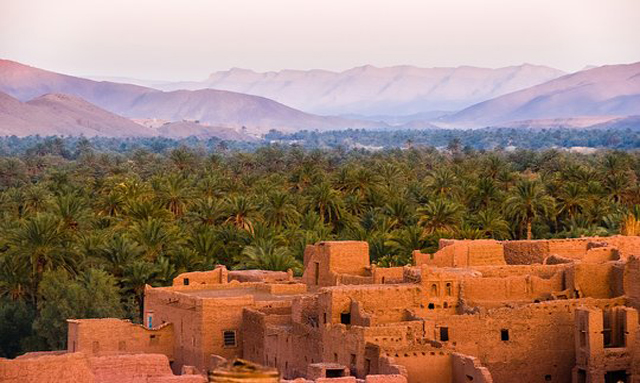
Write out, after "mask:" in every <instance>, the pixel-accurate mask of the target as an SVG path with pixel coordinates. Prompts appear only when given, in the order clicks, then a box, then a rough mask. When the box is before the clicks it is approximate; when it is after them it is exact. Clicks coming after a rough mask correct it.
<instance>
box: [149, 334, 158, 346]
mask: <svg viewBox="0 0 640 383" xmlns="http://www.w3.org/2000/svg"><path fill="white" fill-rule="evenodd" d="M158 340H159V339H158V337H157V336H156V335H149V344H150V345H153V344H158Z"/></svg>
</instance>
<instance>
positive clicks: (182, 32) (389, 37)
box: [0, 0, 640, 80]
mask: <svg viewBox="0 0 640 383" xmlns="http://www.w3.org/2000/svg"><path fill="white" fill-rule="evenodd" d="M0 57H2V58H7V59H11V60H16V61H20V62H23V63H27V64H30V65H33V66H37V67H41V68H45V69H49V70H54V71H59V72H63V73H69V74H77V75H104V76H123V77H136V78H142V79H162V80H181V79H184V80H198V79H203V78H205V77H206V76H207V75H208V74H209V73H210V72H212V71H215V70H225V69H229V68H231V67H242V68H250V69H254V70H259V71H264V70H278V69H283V68H294V69H309V68H322V69H331V70H343V69H347V68H350V67H354V66H359V65H363V64H373V65H376V66H390V65H399V64H409V65H416V66H422V67H433V66H459V65H474V66H485V67H501V66H507V65H516V64H521V63H524V62H527V63H533V64H543V65H549V66H553V67H557V68H560V69H563V70H566V71H574V70H579V69H581V68H582V67H584V66H585V65H602V64H614V63H628V62H636V61H640V0H438V1H435V0H434V1H430V0H415V1H410V0H388V1H387V0H323V1H311V0H179V1H174V0H100V1H98V0H0Z"/></svg>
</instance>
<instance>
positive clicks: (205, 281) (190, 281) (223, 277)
mask: <svg viewBox="0 0 640 383" xmlns="http://www.w3.org/2000/svg"><path fill="white" fill-rule="evenodd" d="M228 273H229V272H228V271H227V268H226V267H224V266H218V267H216V268H215V269H214V270H210V271H192V272H189V273H182V274H180V275H178V276H177V277H175V278H173V286H185V285H188V286H191V285H215V284H221V283H227V281H228V279H229V278H228Z"/></svg>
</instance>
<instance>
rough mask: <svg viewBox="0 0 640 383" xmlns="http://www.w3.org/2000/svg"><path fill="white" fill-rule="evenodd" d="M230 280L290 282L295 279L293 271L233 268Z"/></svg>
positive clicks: (230, 272)
mask: <svg viewBox="0 0 640 383" xmlns="http://www.w3.org/2000/svg"><path fill="white" fill-rule="evenodd" d="M229 280H230V281H238V282H266V283H276V282H288V281H292V280H293V273H291V272H287V271H268V270H232V271H229Z"/></svg>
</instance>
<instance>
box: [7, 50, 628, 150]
mask: <svg viewBox="0 0 640 383" xmlns="http://www.w3.org/2000/svg"><path fill="white" fill-rule="evenodd" d="M529 83H535V84H533V85H530V86H529ZM156 84H159V83H156ZM233 84H235V85H233ZM232 85H233V86H232ZM157 86H158V87H162V88H165V90H161V89H155V88H151V87H146V86H141V85H133V84H125V83H117V82H111V81H94V80H90V79H85V78H80V77H74V76H68V75H63V74H59V73H55V72H50V71H46V70H42V69H38V68H34V67H30V66H27V65H24V64H20V63H17V62H14V61H9V60H0V92H3V93H0V134H2V135H6V134H16V135H28V134H41V135H50V134H64V135H79V134H84V135H87V136H93V135H102V136H113V137H121V136H153V135H161V136H167V137H174V138H179V137H186V136H189V135H194V136H198V137H202V138H205V137H220V138H223V139H239V140H242V139H246V140H251V139H255V138H254V137H255V136H256V135H260V134H264V133H266V132H267V131H269V130H271V129H276V130H279V131H282V132H294V131H298V130H303V129H306V130H336V129H346V128H363V129H427V128H438V127H451V128H477V127H485V126H494V127H501V126H505V127H518V128H520V127H543V128H544V127H548V128H555V127H591V126H594V127H597V128H607V127H608V126H612V127H623V126H626V127H628V126H632V127H635V126H636V125H635V124H637V121H638V120H637V117H629V116H637V115H640V63H635V64H622V65H608V66H603V67H596V68H589V69H585V70H582V71H579V72H576V73H572V74H564V75H563V73H562V72H561V71H557V70H554V69H552V68H547V67H540V66H532V65H522V66H518V67H507V68H501V69H483V68H472V67H459V68H433V69H422V68H415V67H409V66H402V67H391V68H375V67H371V66H365V67H360V68H354V69H352V70H349V71H345V72H340V73H337V72H329V71H280V72H268V73H256V72H252V71H247V70H239V69H235V70H230V71H226V72H217V73H214V74H213V75H212V76H210V78H209V79H208V80H206V81H205V82H203V83H161V84H159V85H157ZM208 86H216V87H234V89H239V90H242V91H243V92H253V93H261V92H263V93H269V92H271V93H273V96H274V97H278V98H280V99H286V98H291V100H290V101H291V102H292V103H297V105H303V104H304V105H306V106H304V108H305V110H304V111H302V110H299V109H295V108H293V107H291V106H287V105H284V104H282V103H280V102H278V101H274V100H271V99H269V98H267V97H263V96H259V95H254V94H245V93H240V92H237V91H230V90H220V89H209V88H208ZM172 87H184V88H194V89H191V90H190V89H175V90H172ZM198 87H200V88H201V89H195V88H198ZM202 87H204V88H202ZM278 87H280V88H278ZM278 89H280V92H279V91H278ZM305 89H306V91H305ZM474 100H480V101H479V102H477V103H473V102H474ZM467 104H472V105H470V106H466V107H464V105H467ZM456 105H458V106H460V108H458V109H461V110H458V111H453V112H451V111H449V112H447V110H450V109H451V108H454V106H456ZM352 107H353V108H352ZM310 110H316V111H321V110H326V111H330V110H333V111H334V112H336V113H337V112H347V111H351V112H352V113H340V114H342V115H343V116H326V115H318V114H312V113H310ZM414 111H415V113H413V114H408V115H403V114H401V113H405V112H407V113H409V112H414ZM373 112H375V113H373ZM387 112H391V114H386V113H387ZM144 120H154V121H162V123H161V124H155V125H154V126H150V125H145V124H144V123H141V124H137V123H136V122H140V121H144ZM134 121H136V122H134ZM610 124H611V125H610ZM247 133H249V134H247Z"/></svg>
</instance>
